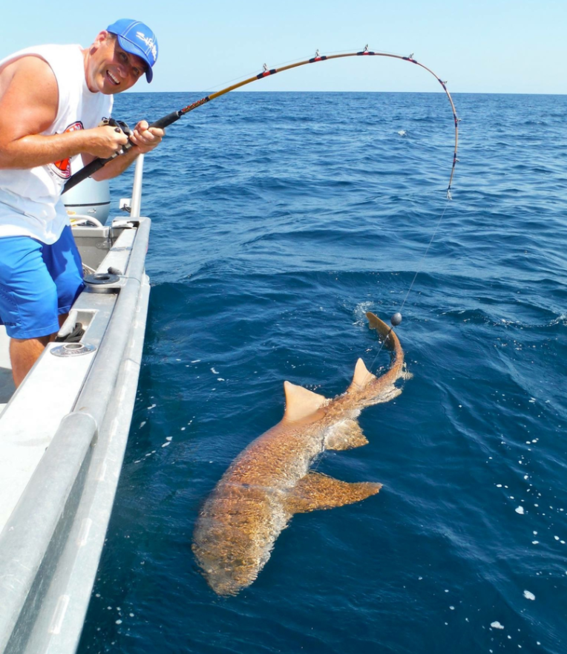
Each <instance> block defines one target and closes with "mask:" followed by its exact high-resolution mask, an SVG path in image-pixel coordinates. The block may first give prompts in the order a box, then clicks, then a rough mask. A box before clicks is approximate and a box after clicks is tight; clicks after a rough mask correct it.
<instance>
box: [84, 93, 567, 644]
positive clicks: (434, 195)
mask: <svg viewBox="0 0 567 654" xmlns="http://www.w3.org/2000/svg"><path fill="white" fill-rule="evenodd" d="M199 97H200V94H173V93H171V94H131V95H126V96H122V97H118V98H117V101H116V110H115V115H116V116H117V117H119V118H122V119H125V120H127V121H129V122H131V123H135V122H136V120H137V119H139V118H143V117H147V118H149V119H150V120H154V119H157V118H159V117H160V116H162V115H164V114H166V113H169V112H170V111H172V110H174V109H179V108H181V107H183V106H185V105H186V104H188V103H189V102H191V101H193V100H196V99H198V98H199ZM454 100H455V104H456V106H457V111H458V113H459V116H460V117H461V119H462V122H461V123H460V150H459V158H460V163H459V164H458V166H457V172H456V175H455V179H454V191H453V197H454V199H453V201H452V202H447V201H446V199H445V189H446V185H447V182H448V177H449V173H450V167H451V161H452V147H453V135H454V129H453V123H452V114H451V111H450V106H449V103H448V102H447V99H446V97H445V96H444V94H443V93H431V94H411V93H408V94H396V93H312V94H309V93H301V94H295V93H279V94H270V93H241V94H230V95H228V96H226V97H225V98H221V99H218V100H215V101H214V102H212V103H210V104H209V105H206V106H203V107H201V108H199V109H197V110H196V111H194V112H193V113H191V114H189V115H187V116H186V117H184V118H183V119H181V120H180V121H179V122H178V123H176V124H175V125H172V126H171V127H170V128H169V129H168V134H167V139H166V141H165V142H164V144H163V146H162V147H161V148H160V149H159V150H157V151H155V152H154V153H152V154H151V155H150V156H148V157H147V159H146V172H145V186H144V200H143V213H144V215H149V216H150V217H151V218H152V220H153V224H152V236H151V243H150V250H149V252H148V259H147V271H148V274H149V275H150V276H151V280H152V292H151V298H150V311H149V318H148V325H147V337H146V345H145V352H144V362H143V367H142V371H141V377H140V385H139V391H138V397H137V402H136V407H135V412H134V417H133V423H132V429H131V434H130V440H129V445H128V449H127V452H126V457H125V462H124V468H123V472H122V477H121V480H120V484H119V488H118V494H117V498H116V504H115V507H114V513H113V516H112V519H111V523H110V527H109V531H108V539H107V543H106V547H105V549H104V552H103V555H102V560H101V565H100V569H99V573H98V576H97V582H96V585H95V589H94V592H93V598H92V602H91V606H90V609H89V612H88V615H87V619H86V623H85V628H84V632H83V636H82V640H81V644H80V648H79V652H80V653H81V654H87V653H94V652H120V653H125V654H142V653H143V654H147V653H148V652H152V653H156V654H157V653H159V654H162V653H163V654H170V653H171V654H174V653H183V654H185V653H192V654H193V653H195V654H221V653H222V654H225V653H226V654H228V653H234V654H236V653H238V654H275V653H283V654H291V653H293V654H295V653H298V652H309V653H313V654H319V653H321V654H323V653H324V654H327V653H340V654H355V653H356V654H367V653H368V654H370V653H372V654H373V653H375V652H381V653H384V654H387V653H388V654H406V653H408V654H409V653H412V654H415V653H416V652H419V653H422V654H446V653H447V654H452V653H459V654H461V653H462V654H478V653H480V652H482V653H484V652H486V653H490V652H493V653H495V654H501V653H503V652H524V653H528V652H529V653H532V652H534V653H537V652H541V653H542V654H543V653H546V654H552V653H553V654H563V653H564V652H566V651H567V544H566V543H567V437H566V427H567V399H566V391H567V383H566V374H565V369H566V359H567V248H566V245H567V192H566V182H567V172H566V171H567V122H566V120H565V118H566V117H567V97H566V96H528V95H517V96H514V95H467V94H457V95H455V97H454ZM131 181H132V174H131V173H127V174H125V175H124V176H123V177H122V178H120V179H119V180H116V181H115V183H114V184H113V187H112V193H113V198H114V200H116V201H117V199H118V198H119V197H124V196H127V195H129V188H130V185H131ZM443 212H444V213H443ZM441 216H442V219H441ZM433 235H434V236H435V238H434V240H433V242H432V244H431V247H430V248H429V250H428V251H427V254H426V256H424V255H425V253H426V250H427V247H428V244H429V242H430V240H431V238H432V236H433ZM416 272H418V275H417V278H415V283H414V284H413V286H412V281H413V280H414V277H415V274H416ZM410 287H411V291H410V292H409V295H408V291H409V290H410ZM406 297H407V299H406ZM402 306H403V310H402V312H403V317H404V319H403V322H402V324H401V325H400V327H398V328H397V334H398V336H399V338H400V341H401V343H402V346H403V348H404V350H405V354H406V359H407V362H408V368H409V370H410V372H411V373H413V378H412V379H411V380H409V381H407V382H405V385H404V387H403V393H402V394H401V395H400V396H399V397H398V398H396V399H395V400H394V401H392V402H389V403H386V404H381V405H378V406H375V407H371V408H368V409H366V410H365V411H364V412H363V413H362V414H361V416H360V423H361V426H362V428H363V430H364V433H365V434H366V436H367V437H368V440H369V444H368V445H367V446H366V447H363V448H358V449H354V450H350V451H347V452H328V453H325V454H324V455H323V456H322V457H321V459H320V460H319V461H317V462H316V468H317V469H318V470H319V471H321V472H325V473H327V474H329V475H331V476H334V477H337V478H339V479H342V480H346V481H352V482H354V481H379V482H382V483H383V485H384V486H383V489H382V491H381V492H380V493H379V494H378V495H377V496H374V497H371V498H369V499H367V500H365V501H364V502H361V503H359V504H355V505H351V506H346V507H342V508H339V509H334V510H330V511H319V512H313V513H310V514H303V515H298V516H295V517H294V518H293V520H292V522H291V524H290V526H289V528H288V529H286V530H285V531H284V532H282V534H281V535H280V537H279V538H278V540H277V541H276V544H275V548H274V551H273V553H272V556H271V558H270V560H269V561H268V563H267V565H266V566H265V568H264V570H263V571H262V572H261V573H260V575H259V577H258V579H257V580H256V582H255V583H254V584H253V585H252V586H250V587H249V588H247V589H245V590H243V591H242V592H241V593H240V594H239V595H238V596H237V597H230V598H220V597H218V596H217V595H215V593H214V592H213V591H212V590H211V589H210V588H209V587H208V586H207V584H206V582H205V580H204V578H203V577H202V576H201V574H200V572H199V569H198V567H197V564H196V562H195V559H194V557H193V554H192V551H191V542H192V531H193V527H194V524H195V520H196V518H197V515H198V512H199V507H200V505H201V504H202V502H203V501H204V499H205V498H206V497H207V495H208V493H210V492H211V490H212V489H213V488H214V486H215V484H216V482H217V481H218V480H219V479H220V477H221V475H222V474H223V472H224V471H225V469H226V468H227V466H228V465H229V464H230V462H231V461H232V460H233V459H234V457H236V456H237V454H238V453H239V452H240V451H241V450H242V449H244V447H245V446H246V445H247V444H248V443H250V442H251V441H252V440H253V439H254V438H255V437H256V436H258V435H260V434H261V433H262V432H264V431H265V430H266V429H268V428H270V427H271V426H273V425H274V424H275V423H276V422H277V421H278V420H280V418H281V416H282V413H283V409H284V396H283V388H282V383H283V381H284V380H286V379H287V380H289V381H291V382H293V383H296V384H300V385H303V386H305V387H307V388H309V389H311V390H315V391H316V392H318V393H322V394H324V395H325V396H327V397H333V396H335V395H337V394H340V393H342V392H343V391H344V390H345V389H346V387H347V386H348V384H349V383H350V379H351V377H352V373H353V369H354V365H355V362H356V359H357V358H358V357H359V356H362V357H363V358H364V360H365V361H366V363H367V365H368V366H369V367H371V369H372V370H373V371H374V372H376V373H377V374H379V373H380V369H381V368H382V367H384V366H387V365H388V357H387V355H386V354H385V353H384V352H380V345H379V343H378V341H377V338H376V334H375V332H372V331H370V330H369V329H368V328H367V326H366V321H365V318H364V313H365V311H367V310H372V311H374V312H376V313H377V314H378V315H380V316H382V317H383V318H385V319H388V318H389V317H390V316H391V315H392V314H393V313H394V312H395V311H398V310H399V309H400V307H402Z"/></svg>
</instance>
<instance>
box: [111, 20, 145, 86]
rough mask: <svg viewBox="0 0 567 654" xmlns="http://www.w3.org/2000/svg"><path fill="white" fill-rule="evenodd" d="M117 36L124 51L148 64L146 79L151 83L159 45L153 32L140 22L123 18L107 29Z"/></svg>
mask: <svg viewBox="0 0 567 654" xmlns="http://www.w3.org/2000/svg"><path fill="white" fill-rule="evenodd" d="M106 31H107V32H110V33H111V34H115V35H116V37H117V38H118V43H119V44H120V47H121V48H122V50H126V52H129V53H130V54H133V55H136V56H138V57H140V59H143V60H144V61H145V62H146V63H147V64H148V67H147V70H146V79H147V80H148V82H151V81H152V79H153V76H154V73H153V70H152V66H153V65H154V64H155V63H156V61H157V58H158V43H157V39H156V35H155V34H154V33H153V32H152V30H151V29H150V28H149V27H148V26H147V25H144V23H142V22H140V21H139V20H131V19H129V18H121V19H120V20H117V21H116V22H115V23H112V25H109V26H108V27H107V28H106Z"/></svg>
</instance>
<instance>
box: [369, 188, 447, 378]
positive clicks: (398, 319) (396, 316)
mask: <svg viewBox="0 0 567 654" xmlns="http://www.w3.org/2000/svg"><path fill="white" fill-rule="evenodd" d="M451 199H452V198H451V197H448V198H447V199H446V200H445V207H444V209H443V211H442V212H441V215H440V216H439V219H438V220H437V224H436V225H435V229H434V230H433V234H432V235H431V238H430V239H429V243H428V244H427V247H426V248H425V252H424V253H423V254H422V255H421V259H420V260H419V263H418V266H417V270H416V271H415V274H414V276H413V279H412V280H411V283H410V285H409V288H408V290H407V293H406V296H405V298H404V300H403V302H402V304H401V306H400V308H399V309H398V311H397V312H396V313H394V314H393V316H392V317H391V318H390V322H391V323H392V327H390V331H389V332H388V334H387V335H386V336H384V338H382V339H381V340H380V348H379V349H378V352H377V353H376V356H375V357H374V359H373V360H372V363H371V364H370V367H369V368H368V370H370V371H372V368H374V364H375V363H376V360H377V359H378V357H379V356H380V353H381V352H382V350H383V349H384V345H385V344H386V341H387V340H388V336H389V335H390V332H391V331H392V329H393V327H396V326H397V325H399V324H400V323H401V322H402V311H403V309H404V307H405V305H406V302H407V301H408V297H409V295H410V293H411V291H412V289H413V287H414V284H415V282H416V280H417V277H418V275H419V274H420V273H421V272H422V268H423V264H424V262H425V259H426V257H427V254H428V252H429V249H430V248H431V245H432V243H433V241H434V240H435V236H436V235H437V232H438V231H439V227H440V226H441V222H442V220H443V218H444V216H445V214H446V213H447V209H448V208H449V201H450V200H451Z"/></svg>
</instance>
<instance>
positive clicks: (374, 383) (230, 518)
mask: <svg viewBox="0 0 567 654" xmlns="http://www.w3.org/2000/svg"><path fill="white" fill-rule="evenodd" d="M366 317H367V318H368V321H369V327H370V328H371V329H376V330H377V332H378V334H379V336H380V338H381V340H382V341H383V343H384V345H385V346H386V347H387V348H388V349H389V350H390V351H391V353H392V357H391V364H390V367H389V368H388V370H387V371H386V372H385V373H384V374H383V375H381V376H379V377H376V376H375V375H373V374H372V373H371V372H369V370H368V369H367V367H366V365H365V364H364V362H363V360H362V359H358V361H357V363H356V366H355V370H354V376H353V379H352V383H351V384H350V386H349V387H348V388H347V390H346V392H345V393H343V394H342V395H339V396H337V397H335V398H334V399H330V400H329V399H327V398H325V397H323V396H322V395H320V394H318V393H314V392H312V391H310V390H308V389H306V388H303V387H301V386H296V385H295V384H292V383H290V382H288V381H286V382H284V392H285V403H286V406H285V412H284V416H283V418H282V420H281V421H280V422H279V423H278V424H277V425H275V426H274V427H272V428H271V429H269V430H268V431H267V432H265V433H264V434H262V435H261V436H259V437H257V438H256V439H255V440H254V441H252V442H251V443H250V444H249V445H248V446H247V447H246V448H245V449H244V450H243V451H242V452H241V453H240V454H239V455H238V456H237V458H236V459H235V460H234V461H233V462H232V463H231V465H230V466H229V468H228V469H227V470H226V472H225V473H224V475H223V476H222V478H221V479H220V481H219V482H218V483H217V485H216V487H215V488H214V490H213V491H212V493H211V494H210V495H209V496H208V497H207V499H206V500H205V502H204V503H203V505H202V508H201V510H200V512H199V516H198V518H197V521H196V524H195V529H194V535H193V545H192V549H193V552H194V554H195V557H196V560H197V562H198V564H199V566H200V568H201V571H202V573H203V575H204V577H205V579H206V581H207V583H208V584H209V586H210V587H211V588H212V590H213V591H215V592H216V593H217V594H218V595H220V596H234V595H237V594H238V593H239V592H240V591H241V590H242V589H243V588H246V587H248V586H250V584H252V583H253V582H254V580H255V579H256V578H257V577H258V574H259V572H260V571H261V570H262V568H263V567H264V566H265V564H266V562H267V561H268V559H269V558H270V555H271V553H272V550H273V548H274V544H275V541H276V539H277V538H278V536H279V534H280V533H281V531H282V530H283V529H285V528H286V527H287V525H288V524H289V522H290V520H291V519H292V517H293V516H294V515H295V514H297V513H307V512H310V511H315V510H319V509H332V508H335V507H340V506H344V505H347V504H353V503H355V502H359V501H361V500H364V499H366V498H368V497H370V496H372V495H375V494H376V493H378V491H379V490H380V488H381V486H382V485H381V484H379V483H375V482H357V483H347V482H344V481H340V480H338V479H334V478H333V477H330V476H327V475H325V474H322V473H320V472H316V471H313V470H311V469H310V468H311V465H312V464H313V462H314V461H315V460H316V459H317V457H319V455H321V454H322V453H323V452H324V451H325V450H348V449H351V448H356V447H361V446H363V445H366V444H367V443H368V439H367V438H366V437H365V436H364V434H363V433H362V430H361V428H360V425H359V423H358V422H357V417H358V416H359V414H360V412H361V410H362V409H364V408H365V407H368V406H371V405H374V404H378V403H381V402H388V401H390V400H392V399H394V398H395V397H397V396H398V395H400V393H401V392H402V391H401V388H400V384H398V383H397V382H398V381H399V380H401V379H407V378H409V377H410V376H411V375H410V374H409V373H408V372H407V371H406V366H405V363H404V353H403V350H402V347H401V345H400V341H399V339H398V337H397V336H396V334H395V332H394V331H393V329H392V328H390V327H389V326H388V325H387V324H386V323H385V322H383V321H382V320H380V318H378V316H376V315H375V314H373V313H371V312H368V313H367V314H366Z"/></svg>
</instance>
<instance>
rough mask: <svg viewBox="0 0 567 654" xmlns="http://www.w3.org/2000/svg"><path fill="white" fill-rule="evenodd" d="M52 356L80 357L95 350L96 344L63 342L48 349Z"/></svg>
mask: <svg viewBox="0 0 567 654" xmlns="http://www.w3.org/2000/svg"><path fill="white" fill-rule="evenodd" d="M50 352H51V354H53V356H54V357H80V356H82V355H83V354H92V353H93V352H96V346H95V345H90V343H64V344H63V345H59V346H58V347H54V348H53V349H52V350H50Z"/></svg>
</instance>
